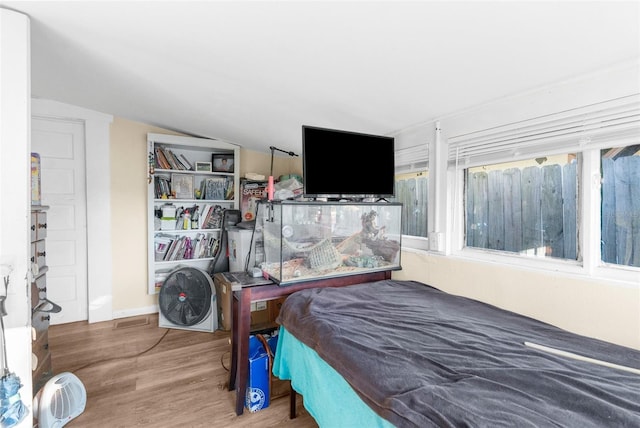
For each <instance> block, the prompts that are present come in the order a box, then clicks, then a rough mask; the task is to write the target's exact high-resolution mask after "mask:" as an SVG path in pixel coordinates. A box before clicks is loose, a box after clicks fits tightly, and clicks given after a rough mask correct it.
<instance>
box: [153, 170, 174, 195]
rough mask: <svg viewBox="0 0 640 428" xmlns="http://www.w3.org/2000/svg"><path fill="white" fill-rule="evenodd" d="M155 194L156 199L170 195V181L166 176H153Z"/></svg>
mask: <svg viewBox="0 0 640 428" xmlns="http://www.w3.org/2000/svg"><path fill="white" fill-rule="evenodd" d="M154 180H155V182H154V184H155V195H156V199H162V197H163V196H164V197H168V196H169V195H171V182H170V180H169V178H168V177H165V176H162V175H156V176H154Z"/></svg>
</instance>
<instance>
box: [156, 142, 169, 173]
mask: <svg viewBox="0 0 640 428" xmlns="http://www.w3.org/2000/svg"><path fill="white" fill-rule="evenodd" d="M155 152H156V168H161V169H171V165H169V161H168V160H167V157H166V156H165V154H164V151H163V150H162V148H161V147H156V149H155Z"/></svg>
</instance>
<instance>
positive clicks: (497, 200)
mask: <svg viewBox="0 0 640 428" xmlns="http://www.w3.org/2000/svg"><path fill="white" fill-rule="evenodd" d="M577 166H578V162H577V155H576V154H574V153H571V154H563V155H555V156H543V157H537V158H534V159H529V160H524V161H519V162H508V163H500V164H494V165H484V166H479V167H474V168H468V169H466V173H465V188H466V191H465V205H466V209H465V212H466V217H465V220H466V227H465V230H466V234H465V241H466V245H467V246H468V247H475V248H485V249H491V250H499V251H507V252H512V253H519V254H524V255H528V256H536V257H555V258H562V259H570V260H576V259H577V257H578V247H577V242H578V240H577V224H578V217H577V212H578V209H577V207H578V199H577V183H578V180H577V177H578V175H577V171H578V168H577Z"/></svg>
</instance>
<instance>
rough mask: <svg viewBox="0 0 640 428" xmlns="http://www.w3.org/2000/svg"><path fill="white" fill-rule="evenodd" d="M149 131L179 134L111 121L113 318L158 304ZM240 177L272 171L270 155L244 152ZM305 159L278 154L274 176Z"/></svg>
mask: <svg viewBox="0 0 640 428" xmlns="http://www.w3.org/2000/svg"><path fill="white" fill-rule="evenodd" d="M147 133H158V134H173V135H180V134H177V133H175V132H172V131H168V130H166V129H162V128H158V127H155V126H151V125H147V124H144V123H139V122H133V121H130V120H126V119H123V118H118V117H116V118H114V120H113V123H112V124H111V231H112V232H111V238H112V256H113V312H114V317H120V316H128V315H136V314H139V313H146V312H148V311H150V310H152V309H153V307H154V306H155V305H156V304H157V296H156V295H149V294H147V283H148V281H147V275H148V274H147V177H148V174H147V158H146V156H147ZM240 159H241V162H240V175H241V176H244V174H245V173H247V172H254V173H258V174H264V175H265V176H268V175H269V169H270V166H271V154H270V153H260V152H255V151H252V150H247V149H241V151H240ZM301 170H302V162H301V161H300V157H295V158H290V157H282V156H277V155H276V156H275V158H274V175H275V176H276V178H277V177H278V176H280V175H282V174H290V173H298V174H300V173H301Z"/></svg>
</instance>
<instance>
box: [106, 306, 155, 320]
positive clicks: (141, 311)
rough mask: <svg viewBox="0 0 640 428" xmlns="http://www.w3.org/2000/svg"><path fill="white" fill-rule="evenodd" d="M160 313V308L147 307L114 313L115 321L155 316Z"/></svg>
mask: <svg viewBox="0 0 640 428" xmlns="http://www.w3.org/2000/svg"><path fill="white" fill-rule="evenodd" d="M157 312H158V306H157V305H153V306H147V307H144V308H134V309H125V310H122V311H114V312H113V319H118V318H128V317H135V316H138V315H147V314H154V313H157Z"/></svg>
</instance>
